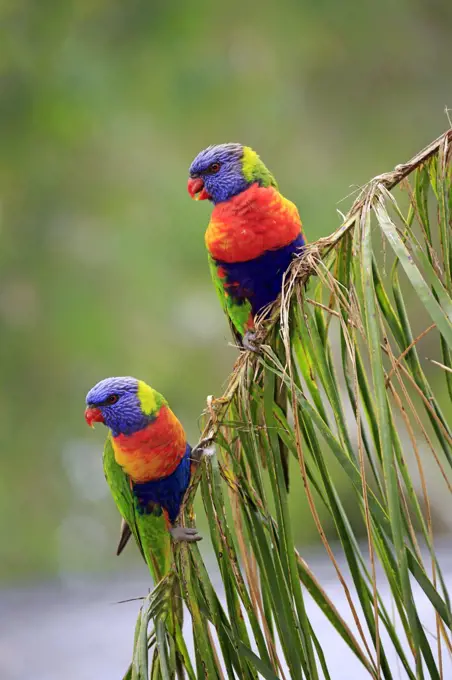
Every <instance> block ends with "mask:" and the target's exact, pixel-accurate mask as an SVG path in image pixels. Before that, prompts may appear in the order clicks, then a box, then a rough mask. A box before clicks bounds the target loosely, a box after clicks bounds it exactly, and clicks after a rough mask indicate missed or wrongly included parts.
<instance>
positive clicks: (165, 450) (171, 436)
mask: <svg viewBox="0 0 452 680" xmlns="http://www.w3.org/2000/svg"><path fill="white" fill-rule="evenodd" d="M112 445H113V451H114V454H115V460H116V462H117V463H118V465H120V466H121V467H122V469H123V470H124V472H125V473H126V474H128V475H129V477H130V478H131V479H132V481H134V482H149V481H151V480H154V479H161V478H162V477H167V476H168V475H170V474H171V473H172V472H174V470H175V469H176V468H177V466H178V465H179V463H180V461H181V460H182V457H183V456H184V453H185V448H186V437H185V432H184V428H183V427H182V425H181V423H180V422H179V420H178V419H177V418H176V416H175V415H174V413H173V412H172V411H171V409H169V408H168V407H167V406H162V407H161V408H160V411H159V413H158V415H157V417H156V419H155V420H154V421H153V422H151V423H150V424H149V425H148V426H147V427H145V428H143V429H142V430H139V431H138V432H135V433H134V434H131V435H124V434H120V435H118V436H117V437H113V438H112Z"/></svg>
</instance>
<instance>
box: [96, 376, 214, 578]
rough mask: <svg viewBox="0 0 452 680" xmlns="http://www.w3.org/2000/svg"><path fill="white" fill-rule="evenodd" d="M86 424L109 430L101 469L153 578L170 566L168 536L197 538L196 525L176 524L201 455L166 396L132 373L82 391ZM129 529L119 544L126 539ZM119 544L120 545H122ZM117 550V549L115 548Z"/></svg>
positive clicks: (160, 576)
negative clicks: (194, 467) (192, 443)
mask: <svg viewBox="0 0 452 680" xmlns="http://www.w3.org/2000/svg"><path fill="white" fill-rule="evenodd" d="M85 419H86V422H87V423H88V425H90V426H92V425H93V423H104V424H105V425H106V426H107V427H108V429H109V430H110V432H109V435H108V438H107V441H106V444H105V449H104V456H103V462H104V472H105V477H106V480H107V483H108V485H109V487H110V489H111V492H112V495H113V498H114V501H115V503H116V505H117V507H118V510H119V512H120V513H121V515H122V517H123V519H124V520H125V522H126V526H128V528H129V531H130V532H131V533H132V534H133V536H134V538H135V540H136V542H137V544H138V547H139V549H140V551H141V553H142V555H143V557H144V559H145V560H146V563H147V564H148V566H149V569H150V571H151V574H152V576H153V578H154V580H155V581H159V580H160V579H161V578H163V577H164V576H165V575H166V574H167V573H168V571H169V569H170V566H171V560H172V551H171V538H170V535H172V537H173V539H174V540H179V541H188V542H193V541H199V540H201V537H200V536H199V534H198V532H197V530H196V529H193V528H188V527H187V528H186V527H180V526H177V524H176V519H177V516H178V514H179V509H180V506H181V503H182V500H183V497H184V494H185V491H186V490H187V487H188V485H189V482H190V477H191V473H192V466H193V464H194V463H196V462H197V461H198V460H199V455H198V454H197V453H196V454H195V457H194V456H193V454H192V449H191V447H190V445H189V444H188V443H187V439H186V436H185V432H184V429H183V427H182V425H181V423H180V422H179V420H178V419H177V418H176V416H175V415H174V413H173V412H172V411H171V409H170V408H169V406H168V403H167V401H166V400H165V398H164V397H163V396H162V395H161V394H159V393H158V392H156V391H155V390H154V389H152V387H149V385H147V384H146V383H145V382H143V381H142V380H137V379H136V378H130V377H126V378H106V379H105V380H101V382H99V383H97V385H95V386H94V387H93V388H92V389H91V390H90V391H89V392H88V394H87V396H86V410H85ZM127 537H128V536H127V532H126V534H125V538H123V543H124V544H125V543H126V542H127ZM120 547H121V546H120ZM118 551H119V550H118Z"/></svg>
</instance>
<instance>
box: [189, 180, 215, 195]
mask: <svg viewBox="0 0 452 680" xmlns="http://www.w3.org/2000/svg"><path fill="white" fill-rule="evenodd" d="M187 190H188V193H189V194H190V196H191V197H192V198H194V199H195V201H205V200H206V198H210V194H209V193H208V191H207V189H206V187H205V186H204V182H203V180H202V179H201V177H190V179H189V180H188V183H187Z"/></svg>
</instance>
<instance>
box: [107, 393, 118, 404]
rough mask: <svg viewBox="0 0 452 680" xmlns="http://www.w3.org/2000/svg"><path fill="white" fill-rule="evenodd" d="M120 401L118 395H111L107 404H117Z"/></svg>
mask: <svg viewBox="0 0 452 680" xmlns="http://www.w3.org/2000/svg"><path fill="white" fill-rule="evenodd" d="M118 399H119V397H118V395H117V394H110V396H109V397H107V399H106V400H105V402H106V403H107V404H116V402H117V401H118Z"/></svg>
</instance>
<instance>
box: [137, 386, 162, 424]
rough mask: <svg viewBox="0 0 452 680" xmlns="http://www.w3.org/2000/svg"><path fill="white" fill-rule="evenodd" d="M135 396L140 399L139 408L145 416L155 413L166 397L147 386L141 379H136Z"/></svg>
mask: <svg viewBox="0 0 452 680" xmlns="http://www.w3.org/2000/svg"><path fill="white" fill-rule="evenodd" d="M137 382H138V390H137V397H138V399H139V400H140V404H141V410H142V411H143V413H144V414H145V415H147V416H150V415H152V414H153V413H156V412H157V411H158V410H159V409H160V407H161V406H162V404H166V399H165V398H164V397H162V395H161V394H160V393H159V392H157V391H156V390H154V389H152V387H149V385H147V384H146V383H145V382H144V381H143V380H138V381H137Z"/></svg>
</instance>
